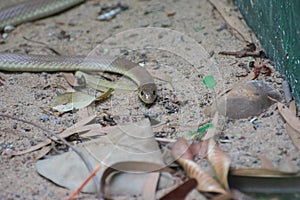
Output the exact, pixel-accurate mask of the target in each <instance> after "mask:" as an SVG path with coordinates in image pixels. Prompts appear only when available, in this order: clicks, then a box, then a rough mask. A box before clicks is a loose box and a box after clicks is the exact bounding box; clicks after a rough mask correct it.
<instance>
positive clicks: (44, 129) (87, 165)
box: [0, 114, 102, 197]
mask: <svg viewBox="0 0 300 200" xmlns="http://www.w3.org/2000/svg"><path fill="white" fill-rule="evenodd" d="M0 117H3V118H9V119H13V120H17V121H20V122H23V123H26V124H30V125H31V126H34V127H36V128H38V129H41V130H43V131H45V132H46V133H47V134H48V135H50V136H53V137H56V138H57V139H58V140H61V141H62V142H63V143H64V144H66V145H67V146H68V147H69V148H70V149H72V150H73V151H74V152H75V153H76V154H77V155H78V156H79V157H80V158H81V160H82V161H83V162H84V164H85V166H86V167H87V168H88V170H89V172H90V173H92V172H93V167H92V165H91V163H90V162H89V161H88V160H87V159H86V158H85V157H84V155H83V154H82V153H81V152H80V151H78V150H77V149H76V148H75V147H73V146H72V145H70V144H69V143H68V141H67V140H65V138H63V137H61V136H60V135H58V134H56V133H55V132H54V131H49V130H47V129H46V128H44V127H42V126H40V125H38V124H35V123H33V122H29V121H26V120H23V119H19V118H16V117H12V116H10V115H5V114H0ZM93 180H94V182H95V184H96V188H97V192H98V195H99V197H101V196H102V195H101V193H100V191H101V190H100V178H98V177H97V175H95V176H94V177H93Z"/></svg>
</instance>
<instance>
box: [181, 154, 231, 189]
mask: <svg viewBox="0 0 300 200" xmlns="http://www.w3.org/2000/svg"><path fill="white" fill-rule="evenodd" d="M177 162H178V163H179V164H180V165H181V166H182V167H183V168H184V170H185V171H186V173H187V174H188V176H189V177H190V178H194V179H196V180H197V182H198V186H197V189H198V190H199V191H201V192H216V193H222V194H225V193H227V192H226V191H225V190H224V189H223V188H222V186H221V185H220V184H219V183H218V182H217V181H216V180H215V179H213V178H212V177H211V176H210V175H209V174H208V173H207V172H206V171H204V170H203V169H201V168H200V167H199V165H198V164H197V163H195V162H194V161H192V160H187V159H184V158H178V159H177Z"/></svg>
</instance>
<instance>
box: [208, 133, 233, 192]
mask: <svg viewBox="0 0 300 200" xmlns="http://www.w3.org/2000/svg"><path fill="white" fill-rule="evenodd" d="M208 160H209V161H210V164H211V166H212V167H213V169H214V172H215V174H216V177H217V179H218V180H219V182H220V183H221V184H222V185H223V186H224V188H225V189H226V190H229V186H228V181H227V176H228V171H229V167H230V163H231V158H230V156H229V155H228V154H227V153H225V152H223V151H222V150H221V149H220V147H219V146H218V145H217V144H216V142H215V141H214V139H212V138H211V139H210V140H209V143H208Z"/></svg>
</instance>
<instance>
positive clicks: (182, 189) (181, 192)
mask: <svg viewBox="0 0 300 200" xmlns="http://www.w3.org/2000/svg"><path fill="white" fill-rule="evenodd" d="M196 187H197V180H196V179H189V180H187V181H186V182H184V183H183V184H181V185H180V186H178V187H177V188H175V189H174V190H172V191H171V192H169V193H168V194H166V195H165V196H163V197H162V198H160V200H173V199H177V200H185V199H186V196H187V195H188V194H189V193H190V192H191V191H192V190H193V189H194V188H196Z"/></svg>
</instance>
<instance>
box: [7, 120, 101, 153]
mask: <svg viewBox="0 0 300 200" xmlns="http://www.w3.org/2000/svg"><path fill="white" fill-rule="evenodd" d="M95 117H96V116H90V117H87V118H85V119H83V120H81V121H79V122H78V123H76V124H75V125H73V126H71V127H70V128H67V129H66V130H64V131H63V132H62V133H60V134H59V135H60V136H61V137H63V138H67V137H69V136H71V135H73V134H75V133H82V132H90V131H92V132H93V133H94V134H95V133H97V135H98V136H100V135H104V134H105V132H104V131H101V126H100V125H99V124H89V125H86V124H88V123H89V122H91V121H93V120H94V119H95ZM53 141H57V139H56V138H55V137H51V139H46V140H45V141H43V142H41V143H39V144H37V145H35V146H32V147H30V148H28V149H25V150H22V151H16V152H13V153H12V155H13V156H17V155H23V154H26V153H30V152H32V151H36V150H38V149H40V148H42V147H44V146H47V145H49V144H50V143H51V142H53Z"/></svg>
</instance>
